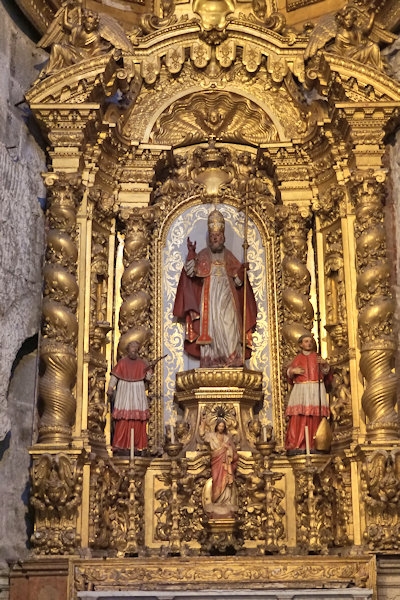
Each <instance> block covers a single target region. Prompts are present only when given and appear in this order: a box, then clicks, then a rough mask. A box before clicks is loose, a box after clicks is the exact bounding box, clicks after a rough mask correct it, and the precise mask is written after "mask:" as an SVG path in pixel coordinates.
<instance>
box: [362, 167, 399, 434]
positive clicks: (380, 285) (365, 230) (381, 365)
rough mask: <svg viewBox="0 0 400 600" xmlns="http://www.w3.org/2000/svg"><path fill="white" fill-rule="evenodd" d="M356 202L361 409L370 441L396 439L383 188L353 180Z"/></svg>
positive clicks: (392, 305)
mask: <svg viewBox="0 0 400 600" xmlns="http://www.w3.org/2000/svg"><path fill="white" fill-rule="evenodd" d="M354 194H355V198H356V224H355V236H356V244H357V245H356V248H357V271H358V274H357V300H358V308H359V319H358V330H359V335H360V339H361V359H360V369H361V373H362V374H363V376H364V378H365V381H366V387H365V391H364V394H363V396H362V407H363V410H364V412H365V415H366V417H367V420H368V422H367V433H368V438H369V439H370V440H385V439H394V438H398V437H399V433H400V432H399V424H398V418H397V412H396V410H395V405H396V376H395V374H394V373H393V370H392V369H393V362H394V353H395V340H394V335H393V314H394V310H395V301H394V298H393V295H392V292H391V288H390V269H389V265H388V261H387V253H386V232H385V227H384V212H383V199H384V187H383V185H382V183H381V182H378V181H377V180H375V179H372V178H370V179H368V178H363V177H362V176H361V175H360V176H359V177H357V181H356V183H355V186H354Z"/></svg>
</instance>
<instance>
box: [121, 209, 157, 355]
mask: <svg viewBox="0 0 400 600" xmlns="http://www.w3.org/2000/svg"><path fill="white" fill-rule="evenodd" d="M124 217H125V214H124V213H123V214H122V215H121V218H122V219H124ZM124 220H125V219H124ZM153 220H154V210H152V209H140V210H137V211H135V212H134V214H131V213H130V214H129V215H127V216H126V220H125V232H126V233H125V245H124V258H123V260H124V267H125V270H124V272H123V274H122V278H121V296H122V300H123V302H122V305H121V309H120V313H119V327H120V331H121V340H120V347H121V349H122V346H125V347H126V345H127V344H128V343H129V342H130V341H132V340H134V339H135V340H138V341H139V342H140V343H143V342H145V341H147V340H148V338H149V337H150V332H151V330H150V327H149V323H150V306H151V295H150V291H151V290H150V284H151V261H150V258H149V240H150V229H149V228H150V226H151V225H152V223H153Z"/></svg>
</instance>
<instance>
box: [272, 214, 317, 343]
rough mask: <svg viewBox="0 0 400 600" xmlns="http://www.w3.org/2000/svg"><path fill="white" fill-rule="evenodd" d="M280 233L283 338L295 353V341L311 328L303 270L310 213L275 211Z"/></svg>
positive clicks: (306, 277)
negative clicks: (281, 249) (281, 248)
mask: <svg viewBox="0 0 400 600" xmlns="http://www.w3.org/2000/svg"><path fill="white" fill-rule="evenodd" d="M278 220H279V222H280V226H281V230H282V247H283V254H284V256H283V260H282V274H283V291H282V304H283V321H284V325H283V328H282V331H283V337H284V339H285V341H286V343H287V344H288V345H289V347H290V353H291V354H295V353H296V352H297V340H298V338H299V337H300V336H301V335H302V334H303V333H306V331H310V330H311V329H312V325H313V318H314V309H313V307H312V304H311V302H310V300H309V295H310V285H311V275H310V272H309V270H308V268H307V237H308V231H309V229H310V226H311V213H310V212H309V211H308V210H307V209H305V208H303V209H300V208H299V207H298V206H297V205H296V204H289V205H285V206H282V207H280V208H279V213H278Z"/></svg>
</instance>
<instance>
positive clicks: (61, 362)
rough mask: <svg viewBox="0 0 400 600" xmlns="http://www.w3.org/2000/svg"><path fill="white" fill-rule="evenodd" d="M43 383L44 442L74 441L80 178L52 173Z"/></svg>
mask: <svg viewBox="0 0 400 600" xmlns="http://www.w3.org/2000/svg"><path fill="white" fill-rule="evenodd" d="M46 184H47V185H48V186H50V187H49V210H48V214H47V218H48V232H47V249H46V264H45V266H44V299H43V325H42V341H41V350H40V358H41V363H42V373H41V376H40V380H39V414H40V424H39V443H63V444H65V443H69V442H70V441H71V438H72V426H73V424H74V420H75V411H76V399H75V396H74V394H73V391H72V390H73V387H74V385H75V380H76V371H77V363H76V343H77V336H78V323H77V316H76V308H77V300H78V284H77V274H76V271H77V257H78V248H77V241H76V215H77V207H78V197H77V187H76V186H77V180H76V178H74V177H73V176H71V177H70V176H57V175H54V174H49V176H48V177H47V178H46Z"/></svg>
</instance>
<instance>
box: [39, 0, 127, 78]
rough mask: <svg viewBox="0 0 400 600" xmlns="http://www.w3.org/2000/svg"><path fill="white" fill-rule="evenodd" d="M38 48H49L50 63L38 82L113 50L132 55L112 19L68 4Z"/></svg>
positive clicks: (122, 33) (122, 31) (56, 16)
mask: <svg viewBox="0 0 400 600" xmlns="http://www.w3.org/2000/svg"><path fill="white" fill-rule="evenodd" d="M38 46H39V47H40V48H49V47H51V51H50V59H49V62H48V63H47V65H46V67H45V68H44V69H43V71H42V73H41V75H40V77H41V79H43V78H44V77H47V76H48V75H52V74H53V73H56V72H57V71H59V70H60V69H62V68H64V67H69V66H71V65H74V64H76V63H78V62H81V61H83V60H86V59H89V58H93V57H95V56H99V55H101V54H105V53H107V52H109V51H110V50H111V49H112V48H113V47H115V48H118V49H120V50H124V51H125V52H129V53H132V52H133V46H132V44H131V42H130V41H129V39H128V37H127V36H126V34H125V32H124V30H123V29H122V27H121V26H120V25H119V23H118V22H117V21H116V20H115V19H113V18H112V17H109V16H107V15H104V14H101V15H100V14H99V13H97V12H94V11H92V10H87V9H82V8H81V6H80V5H77V4H76V3H75V2H71V1H70V0H67V2H64V4H63V5H62V6H61V8H60V9H59V10H58V12H57V13H56V15H55V18H54V20H53V22H52V23H51V25H50V27H49V29H48V31H47V33H46V34H45V35H44V36H43V37H42V39H41V40H40V41H39V43H38Z"/></svg>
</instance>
